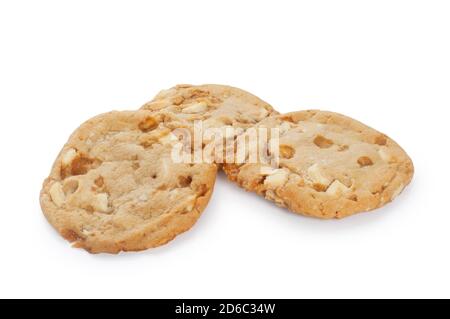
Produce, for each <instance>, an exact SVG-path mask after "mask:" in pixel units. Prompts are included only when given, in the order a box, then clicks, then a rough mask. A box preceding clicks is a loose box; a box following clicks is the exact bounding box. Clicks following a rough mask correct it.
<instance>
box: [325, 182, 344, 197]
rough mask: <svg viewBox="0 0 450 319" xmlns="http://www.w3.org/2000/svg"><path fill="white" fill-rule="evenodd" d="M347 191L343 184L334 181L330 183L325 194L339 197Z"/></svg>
mask: <svg viewBox="0 0 450 319" xmlns="http://www.w3.org/2000/svg"><path fill="white" fill-rule="evenodd" d="M348 191H349V189H348V187H347V186H345V185H344V184H342V183H341V182H340V181H338V180H335V181H334V182H333V183H331V185H330V186H329V187H328V189H327V191H326V193H327V194H328V195H332V196H339V195H341V194H344V193H346V192H348Z"/></svg>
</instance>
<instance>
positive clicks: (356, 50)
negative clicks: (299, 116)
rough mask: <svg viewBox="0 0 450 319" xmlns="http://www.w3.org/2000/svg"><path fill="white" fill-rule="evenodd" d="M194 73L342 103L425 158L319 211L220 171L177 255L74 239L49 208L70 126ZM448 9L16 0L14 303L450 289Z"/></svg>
mask: <svg viewBox="0 0 450 319" xmlns="http://www.w3.org/2000/svg"><path fill="white" fill-rule="evenodd" d="M177 83H193V84H202V83H221V84H228V85H233V86H238V87H241V88H243V89H246V90H248V91H250V92H252V93H254V94H256V95H258V96H260V97H261V98H262V99H265V100H266V101H268V102H269V103H271V104H272V105H274V106H275V107H276V108H277V109H278V110H279V111H281V112H287V111H296V110H301V109H305V108H317V109H324V110H331V111H336V112H342V113H344V114H347V115H349V116H352V117H354V118H356V119H358V120H361V121H363V122H365V123H367V124H369V125H371V126H373V127H375V128H377V129H378V130H380V131H382V132H385V133H387V134H388V135H390V136H391V137H393V138H394V139H396V140H397V141H398V142H399V143H400V144H401V145H402V146H403V147H404V148H405V149H406V150H407V151H408V153H409V154H410V156H411V157H412V159H413V160H414V163H415V167H416V175H415V179H414V181H413V183H412V184H411V186H410V187H409V188H408V189H407V190H406V191H405V192H404V193H403V194H402V195H401V196H400V197H399V198H398V199H397V200H396V201H395V202H394V203H392V204H391V205H389V206H387V207H386V208H383V209H379V210H377V211H375V212H372V213H365V214H360V215H357V216H354V217H350V218H347V219H344V220H339V221H321V220H316V219H312V218H305V217H302V216H298V215H295V214H292V213H289V212H287V211H285V210H282V209H280V208H277V207H275V206H274V205H273V204H271V203H269V202H266V201H265V200H263V199H261V198H259V197H257V196H256V195H253V194H249V193H245V192H244V191H242V190H241V189H238V188H237V187H235V186H234V185H232V184H230V183H228V182H227V181H226V180H225V178H224V176H223V175H222V174H221V175H220V176H219V178H218V182H217V185H216V190H215V193H214V195H213V198H212V200H211V202H210V205H209V206H208V208H207V210H206V211H205V212H204V215H203V216H202V218H201V219H200V220H199V221H198V223H197V224H196V225H195V227H194V228H193V229H192V230H191V231H189V232H188V233H186V234H184V235H182V236H179V237H178V238H177V239H176V240H175V241H173V242H172V243H170V244H169V245H166V246H164V247H161V248H158V249H154V250H150V251H146V252H141V253H128V254H122V255H119V256H109V255H96V256H93V255H89V254H88V253H86V252H84V251H82V250H77V249H73V248H70V246H69V244H68V243H67V242H65V241H64V240H63V239H61V238H60V236H59V235H58V234H57V233H56V232H55V231H54V230H53V229H52V228H51V227H50V226H49V225H48V223H47V222H46V220H45V219H44V217H43V215H42V213H41V210H40V207H39V201H38V199H39V191H40V187H41V183H42V181H43V179H44V178H45V177H46V175H47V174H48V173H49V170H50V167H51V165H52V162H53V160H54V158H55V157H56V155H57V153H58V152H59V150H60V148H61V147H62V145H63V144H64V143H65V141H66V140H67V138H68V136H69V134H70V133H71V132H72V131H73V130H74V129H75V128H76V127H77V126H78V125H79V124H80V123H81V122H83V121H84V120H86V119H88V118H90V117H91V116H94V115H96V114H98V113H102V112H107V111H110V110H113V109H115V110H124V109H136V108H138V107H140V106H141V104H143V103H144V102H146V101H147V100H149V99H151V98H152V97H153V95H154V94H156V93H157V92H158V91H159V90H161V89H164V88H168V87H171V86H173V85H175V84H177ZM449 108H450V4H449V2H448V1H430V0H428V1H394V0H389V1H380V0H378V1H303V2H302V1H280V0H277V1H261V0H258V1H242V0H237V1H236V0H227V1H169V0H164V1H111V0H108V1H2V2H1V4H0V120H1V126H0V138H1V156H0V167H1V175H0V194H1V195H0V198H1V209H0V211H1V213H0V214H1V215H0V229H1V230H0V243H1V246H2V247H1V252H0V297H84V298H90V297H125V298H127V297H130V298H131V297H147V298H171V297H173V298H196V297H200V298H216V297H224V298H226V297H233V298H241V297H248V298H259V297H264V298H302V297H306V298H315V297H325V298H328V297H344V298H347V297H356V298H365V297H375V298H378V297H386V298H390V297H447V298H448V297H450V288H449V287H450V274H449V271H450V254H449V243H450V209H449V204H448V203H449V198H450V187H449V180H450V176H449V175H450V174H449V172H448V170H449V134H448V128H449V117H448V115H449V111H448V110H449Z"/></svg>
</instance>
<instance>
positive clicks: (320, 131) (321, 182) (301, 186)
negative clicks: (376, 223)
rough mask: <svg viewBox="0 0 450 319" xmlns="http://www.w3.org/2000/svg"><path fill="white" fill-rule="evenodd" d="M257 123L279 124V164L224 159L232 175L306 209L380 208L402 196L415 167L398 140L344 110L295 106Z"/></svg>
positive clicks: (339, 213)
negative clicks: (343, 112) (291, 110)
mask: <svg viewBox="0 0 450 319" xmlns="http://www.w3.org/2000/svg"><path fill="white" fill-rule="evenodd" d="M257 127H266V128H269V129H270V128H278V129H279V143H278V152H277V153H278V154H279V156H278V157H279V161H278V164H277V165H275V167H273V166H268V165H266V164H263V163H261V161H259V162H256V163H243V164H226V165H225V166H224V170H225V172H226V174H227V176H228V178H229V179H230V180H232V181H234V182H236V183H238V184H239V185H240V186H242V187H243V188H245V189H246V190H248V191H252V192H256V193H258V194H260V195H262V196H264V197H265V198H266V199H268V200H271V201H274V202H275V203H276V204H278V205H279V206H282V207H287V208H288V209H290V210H291V211H293V212H296V213H299V214H302V215H307V216H314V217H319V218H324V219H329V218H342V217H346V216H350V215H353V214H355V213H358V212H363V211H370V210H373V209H376V208H378V207H381V206H383V205H385V204H387V203H389V202H390V201H392V200H393V199H394V198H395V197H396V196H398V195H399V194H400V193H401V192H402V191H403V189H404V188H405V187H406V186H407V185H408V184H409V183H410V181H411V179H412V176H413V173H414V167H413V163H412V161H411V159H410V158H409V157H408V155H407V154H406V153H405V151H404V150H403V149H402V148H401V147H400V146H399V145H398V144H397V143H396V142H394V141H393V140H392V139H391V138H389V137H388V136H386V135H384V134H382V133H380V132H378V131H376V130H374V129H372V128H370V127H368V126H366V125H364V124H362V123H360V122H358V121H356V120H354V119H351V118H349V117H346V116H344V115H340V114H337V113H332V112H325V111H316V110H311V111H301V112H293V113H288V114H285V115H277V116H272V117H270V118H268V119H266V120H263V121H262V122H261V123H260V124H259V125H258V126H257ZM275 150H276V149H275ZM275 150H274V148H272V149H271V151H272V152H273V153H276V152H275Z"/></svg>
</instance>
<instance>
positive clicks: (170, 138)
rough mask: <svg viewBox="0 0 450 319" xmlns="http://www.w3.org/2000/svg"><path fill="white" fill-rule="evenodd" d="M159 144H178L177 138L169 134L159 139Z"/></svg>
mask: <svg viewBox="0 0 450 319" xmlns="http://www.w3.org/2000/svg"><path fill="white" fill-rule="evenodd" d="M159 142H160V143H161V144H171V143H173V142H178V138H177V137H176V136H175V134H172V133H169V134H166V135H164V136H163V137H161V138H160V139H159Z"/></svg>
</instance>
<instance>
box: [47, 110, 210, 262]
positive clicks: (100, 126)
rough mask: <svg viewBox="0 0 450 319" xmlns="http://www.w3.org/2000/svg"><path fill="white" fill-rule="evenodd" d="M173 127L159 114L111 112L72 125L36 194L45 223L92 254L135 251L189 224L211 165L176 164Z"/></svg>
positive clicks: (203, 196) (203, 198)
mask: <svg viewBox="0 0 450 319" xmlns="http://www.w3.org/2000/svg"><path fill="white" fill-rule="evenodd" d="M176 128H179V124H178V122H176V121H173V120H172V119H171V118H170V116H169V115H167V114H164V113H163V112H151V111H145V110H142V111H137V112H111V113H106V114H103V115H99V116H97V117H94V118H93V119H91V120H89V121H87V122H86V123H84V124H83V125H81V127H80V128H78V129H77V130H76V131H75V132H74V133H73V135H72V136H71V137H70V139H69V141H68V142H67V144H66V145H65V146H64V148H63V150H62V151H61V153H60V154H59V156H58V158H57V159H56V162H55V164H54V166H53V168H52V171H51V173H50V176H49V177H48V178H47V179H46V180H45V182H44V185H43V189H42V192H41V197H40V199H41V206H42V210H43V212H44V214H45V216H46V217H47V219H48V221H49V222H50V223H51V224H52V225H53V226H54V227H55V228H56V230H57V231H58V232H59V233H60V234H61V235H62V236H63V237H64V238H66V239H67V240H68V241H70V242H72V243H73V245H74V246H75V247H79V248H84V249H86V250H87V251H89V252H91V253H102V252H105V253H118V252H120V251H139V250H144V249H147V248H152V247H157V246H160V245H163V244H165V243H167V242H169V241H171V240H172V239H174V238H175V237H176V236H177V235H178V234H180V233H183V232H185V231H187V230H188V229H190V228H191V227H192V226H193V225H194V224H195V222H196V221H197V219H198V218H199V216H200V214H201V213H202V211H203V210H204V209H205V206H206V205H207V203H208V201H209V199H210V196H211V193H212V191H213V187H214V181H215V178H216V171H217V168H216V166H215V165H213V164H177V163H174V162H173V161H172V158H171V151H172V146H173V143H174V142H175V141H178V140H177V139H176V138H175V139H174V138H170V135H171V131H172V130H174V129H176Z"/></svg>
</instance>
